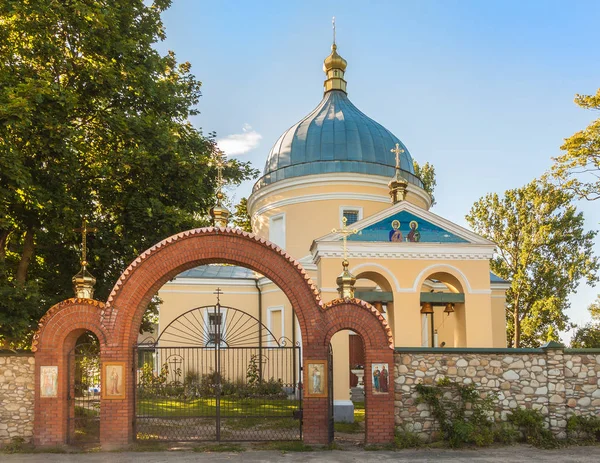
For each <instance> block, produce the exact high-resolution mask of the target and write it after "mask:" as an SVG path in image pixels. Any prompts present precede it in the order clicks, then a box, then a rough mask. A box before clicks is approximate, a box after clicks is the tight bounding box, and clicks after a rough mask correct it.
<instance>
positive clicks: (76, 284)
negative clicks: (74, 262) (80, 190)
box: [71, 217, 98, 299]
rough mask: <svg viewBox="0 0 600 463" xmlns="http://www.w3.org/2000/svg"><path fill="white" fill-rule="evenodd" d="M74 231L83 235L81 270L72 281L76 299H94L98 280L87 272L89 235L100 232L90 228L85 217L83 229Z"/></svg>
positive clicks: (82, 224)
mask: <svg viewBox="0 0 600 463" xmlns="http://www.w3.org/2000/svg"><path fill="white" fill-rule="evenodd" d="M74 231H76V232H80V233H81V269H80V270H79V272H78V273H77V274H76V275H75V276H74V277H73V278H72V279H71V281H72V282H73V291H75V297H78V298H80V299H93V298H94V285H95V284H96V278H94V276H93V275H92V274H91V273H90V272H88V271H87V265H88V262H87V235H88V233H94V232H96V231H98V230H97V229H96V228H92V227H88V224H87V220H86V219H85V217H84V218H83V221H82V223H81V228H76V229H75V230H74Z"/></svg>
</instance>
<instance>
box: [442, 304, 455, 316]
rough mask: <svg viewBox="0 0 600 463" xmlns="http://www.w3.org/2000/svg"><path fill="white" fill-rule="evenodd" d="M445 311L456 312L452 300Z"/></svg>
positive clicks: (448, 312) (446, 312) (447, 312)
mask: <svg viewBox="0 0 600 463" xmlns="http://www.w3.org/2000/svg"><path fill="white" fill-rule="evenodd" d="M444 313H445V314H448V315H450V314H451V313H454V304H453V303H452V302H448V303H446V308H445V309H444Z"/></svg>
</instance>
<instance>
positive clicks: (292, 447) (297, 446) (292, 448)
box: [254, 441, 314, 453]
mask: <svg viewBox="0 0 600 463" xmlns="http://www.w3.org/2000/svg"><path fill="white" fill-rule="evenodd" d="M254 448H255V449H257V450H279V451H280V452H283V453H286V452H312V451H313V450H314V449H313V448H312V447H311V446H310V445H306V444H305V443H303V442H300V441H292V442H285V441H283V442H265V443H262V444H256V445H255V446H254Z"/></svg>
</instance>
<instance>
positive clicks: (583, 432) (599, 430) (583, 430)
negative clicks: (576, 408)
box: [567, 415, 600, 442]
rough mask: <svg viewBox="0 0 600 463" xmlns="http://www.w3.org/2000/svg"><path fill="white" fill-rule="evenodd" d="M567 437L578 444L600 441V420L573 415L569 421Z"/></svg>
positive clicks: (593, 417) (595, 417)
mask: <svg viewBox="0 0 600 463" xmlns="http://www.w3.org/2000/svg"><path fill="white" fill-rule="evenodd" d="M567 435H568V436H569V439H571V440H573V441H576V442H579V441H581V442H594V441H600V418H599V417H597V416H580V415H572V416H571V417H569V419H568V420H567Z"/></svg>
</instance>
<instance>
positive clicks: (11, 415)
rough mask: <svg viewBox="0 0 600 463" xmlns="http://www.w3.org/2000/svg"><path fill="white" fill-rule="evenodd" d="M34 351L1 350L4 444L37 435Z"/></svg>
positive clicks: (0, 436)
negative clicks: (35, 424)
mask: <svg viewBox="0 0 600 463" xmlns="http://www.w3.org/2000/svg"><path fill="white" fill-rule="evenodd" d="M34 370H35V359H34V357H33V354H6V353H0V447H1V446H3V445H5V444H8V443H10V442H11V440H12V439H13V438H15V437H21V438H23V439H25V440H26V441H30V440H31V439H32V437H33V410H34V403H33V400H34V399H33V397H34V378H33V374H34Z"/></svg>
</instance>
